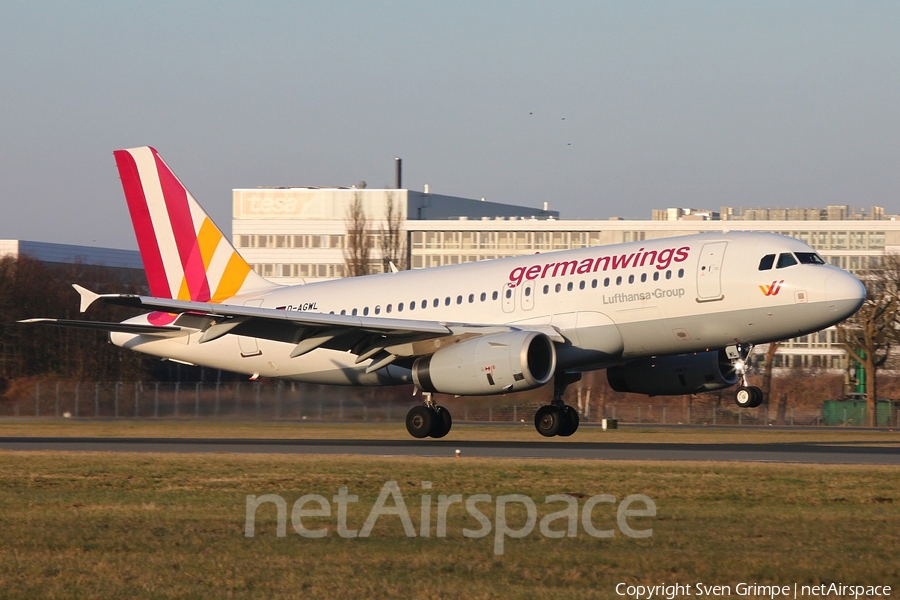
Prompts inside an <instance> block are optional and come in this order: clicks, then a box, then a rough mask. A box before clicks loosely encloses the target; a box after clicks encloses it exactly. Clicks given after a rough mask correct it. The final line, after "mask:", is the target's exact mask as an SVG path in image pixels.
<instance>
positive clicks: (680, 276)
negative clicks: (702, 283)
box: [678, 269, 684, 279]
mask: <svg viewBox="0 0 900 600" xmlns="http://www.w3.org/2000/svg"><path fill="white" fill-rule="evenodd" d="M682 277H684V269H678V279H681V278H682Z"/></svg>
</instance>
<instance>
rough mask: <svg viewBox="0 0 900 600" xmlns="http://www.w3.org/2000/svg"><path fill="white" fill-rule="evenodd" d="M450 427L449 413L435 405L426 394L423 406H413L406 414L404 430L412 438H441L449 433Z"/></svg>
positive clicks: (451, 424)
mask: <svg viewBox="0 0 900 600" xmlns="http://www.w3.org/2000/svg"><path fill="white" fill-rule="evenodd" d="M452 426H453V418H452V417H451V416H450V411H449V410H447V409H446V408H444V407H443V406H438V405H437V404H435V403H434V400H432V399H431V394H428V393H426V394H425V404H424V405H422V406H413V407H412V408H411V409H409V412H408V413H406V430H407V431H408V432H409V435H411V436H413V437H414V438H419V439H421V438H426V437H433V438H442V437H444V436H445V435H447V434H448V433H450V428H451V427H452Z"/></svg>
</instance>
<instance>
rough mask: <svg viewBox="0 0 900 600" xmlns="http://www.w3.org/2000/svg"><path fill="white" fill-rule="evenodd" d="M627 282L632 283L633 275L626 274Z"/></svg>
mask: <svg viewBox="0 0 900 600" xmlns="http://www.w3.org/2000/svg"><path fill="white" fill-rule="evenodd" d="M628 283H634V275H629V276H628Z"/></svg>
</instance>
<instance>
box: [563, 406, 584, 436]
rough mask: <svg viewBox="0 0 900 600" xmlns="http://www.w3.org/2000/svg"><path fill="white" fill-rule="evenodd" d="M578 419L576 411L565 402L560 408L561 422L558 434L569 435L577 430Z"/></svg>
mask: <svg viewBox="0 0 900 600" xmlns="http://www.w3.org/2000/svg"><path fill="white" fill-rule="evenodd" d="M580 421H581V419H580V418H579V416H578V411H577V410H575V409H574V408H572V407H571V406H569V405H568V404H566V405H565V406H564V407H563V409H562V423H561V424H560V428H559V435H561V436H563V437H569V436H570V435H572V434H573V433H575V432H576V431H578V423H579V422H580Z"/></svg>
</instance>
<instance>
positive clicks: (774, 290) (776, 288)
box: [759, 279, 784, 296]
mask: <svg viewBox="0 0 900 600" xmlns="http://www.w3.org/2000/svg"><path fill="white" fill-rule="evenodd" d="M782 283H784V279H782V280H781V281H773V282H772V284H771V285H761V286H759V290H760V291H761V292H762V293H763V295H764V296H777V295H778V292H780V291H781V284H782Z"/></svg>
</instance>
